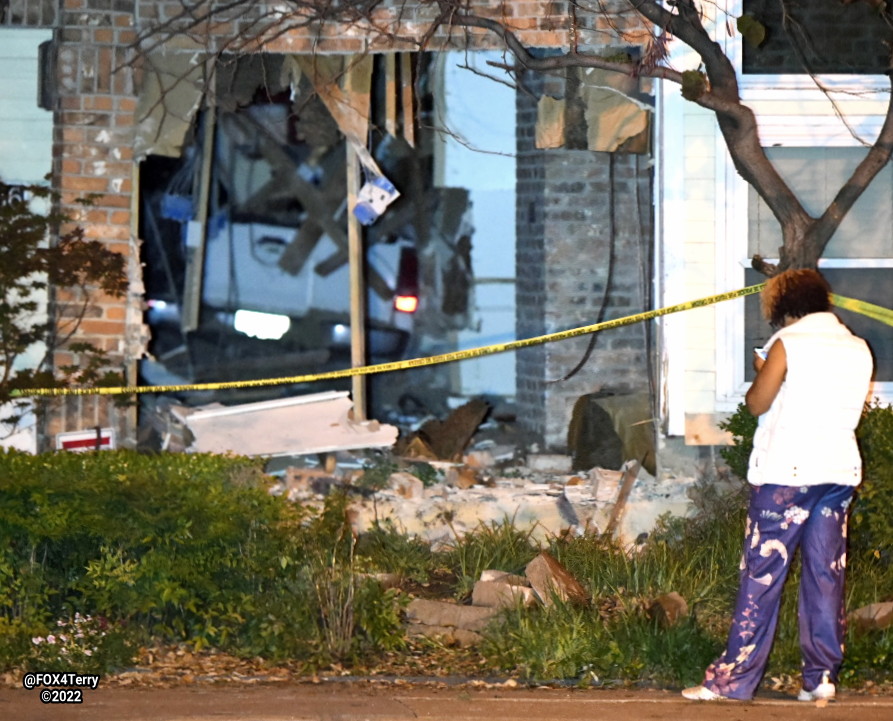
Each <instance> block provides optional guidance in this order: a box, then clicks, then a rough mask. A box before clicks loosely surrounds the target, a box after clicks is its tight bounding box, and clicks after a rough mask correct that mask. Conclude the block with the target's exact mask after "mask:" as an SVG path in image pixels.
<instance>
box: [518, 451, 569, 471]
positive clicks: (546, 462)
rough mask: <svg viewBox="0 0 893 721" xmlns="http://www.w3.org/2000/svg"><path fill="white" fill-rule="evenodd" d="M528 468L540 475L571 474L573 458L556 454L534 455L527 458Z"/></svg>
mask: <svg viewBox="0 0 893 721" xmlns="http://www.w3.org/2000/svg"><path fill="white" fill-rule="evenodd" d="M527 467H528V468H529V469H530V470H531V471H534V472H540V473H542V472H551V473H570V472H571V457H570V456H562V455H559V454H555V453H534V454H530V455H529V456H527Z"/></svg>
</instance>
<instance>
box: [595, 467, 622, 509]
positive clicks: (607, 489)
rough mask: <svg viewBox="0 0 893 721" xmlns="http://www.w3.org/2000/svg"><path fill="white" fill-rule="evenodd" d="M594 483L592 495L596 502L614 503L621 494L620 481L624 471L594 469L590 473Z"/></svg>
mask: <svg viewBox="0 0 893 721" xmlns="http://www.w3.org/2000/svg"><path fill="white" fill-rule="evenodd" d="M589 478H590V480H591V481H592V495H593V496H595V500H596V501H600V502H602V503H614V502H615V501H616V500H617V496H618V495H619V493H620V481H621V480H622V479H623V471H611V470H608V469H606V468H593V469H592V470H591V471H589Z"/></svg>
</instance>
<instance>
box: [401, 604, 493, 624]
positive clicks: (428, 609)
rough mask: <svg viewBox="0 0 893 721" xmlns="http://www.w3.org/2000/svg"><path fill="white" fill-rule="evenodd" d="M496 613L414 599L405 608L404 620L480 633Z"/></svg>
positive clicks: (484, 609)
mask: <svg viewBox="0 0 893 721" xmlns="http://www.w3.org/2000/svg"><path fill="white" fill-rule="evenodd" d="M498 612H499V610H498V609H496V608H487V607H486V606H460V605H459V604H456V603H447V602H446V601H431V600H428V599H424V598H414V599H413V600H412V601H410V602H409V605H408V606H407V607H406V619H407V621H409V622H410V623H411V624H422V625H425V626H448V627H452V628H461V629H465V630H468V631H481V630H482V629H483V628H484V627H485V626H486V625H487V623H489V622H490V620H491V619H492V618H493V617H494V616H496V614H497V613H498Z"/></svg>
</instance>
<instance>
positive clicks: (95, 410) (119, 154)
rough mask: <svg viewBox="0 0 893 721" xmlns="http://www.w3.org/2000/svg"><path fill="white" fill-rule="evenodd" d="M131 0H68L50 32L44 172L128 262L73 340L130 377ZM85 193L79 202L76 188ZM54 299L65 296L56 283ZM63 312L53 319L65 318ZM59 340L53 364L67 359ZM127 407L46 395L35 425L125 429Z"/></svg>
mask: <svg viewBox="0 0 893 721" xmlns="http://www.w3.org/2000/svg"><path fill="white" fill-rule="evenodd" d="M134 10H135V3H134V2H127V1H126V0H116V2H115V3H109V2H108V1H107V0H67V1H66V2H65V3H63V8H62V11H61V17H60V23H59V24H60V28H61V29H59V30H57V31H56V33H55V42H54V45H55V83H54V84H53V104H54V126H55V127H54V134H53V181H54V184H55V187H56V188H57V190H58V191H59V192H60V195H61V201H62V203H63V205H64V206H65V208H66V210H67V212H68V213H69V214H70V215H71V216H72V217H73V219H74V221H75V222H76V223H77V224H78V225H80V226H81V227H83V228H84V232H85V236H86V237H87V238H90V239H95V240H101V241H104V242H105V243H106V244H107V245H108V247H109V248H111V249H112V250H115V251H117V252H120V253H122V254H123V255H124V256H125V257H126V258H128V260H129V263H130V276H131V279H132V283H131V288H130V292H129V293H128V295H127V297H125V298H121V299H118V298H110V297H94V298H93V299H92V302H91V303H90V305H89V306H88V307H87V310H86V316H85V318H84V319H83V321H82V322H81V324H80V328H79V331H78V335H77V337H76V338H74V339H73V340H76V341H85V342H89V343H91V344H93V345H95V346H96V347H98V348H101V349H103V350H105V351H107V352H108V353H109V355H110V358H111V360H112V367H113V368H114V369H116V370H120V371H121V372H123V373H124V374H125V377H126V378H127V379H128V380H129V381H133V380H135V378H134V374H133V364H134V363H135V360H136V358H138V357H139V355H141V353H142V340H141V317H142V312H141V308H140V304H141V273H140V270H139V265H138V250H137V246H136V239H135V237H134V234H133V232H132V229H131V220H132V211H131V204H132V202H133V198H132V189H133V172H134V166H133V163H132V158H133V153H132V150H131V145H132V129H133V125H134V110H135V108H136V101H135V98H134V87H133V80H132V72H131V70H130V68H129V67H128V66H127V60H128V57H129V55H128V54H129V52H130V51H129V48H130V46H132V44H133V42H134V41H135V39H136V32H135V28H134ZM85 196H93V197H94V198H95V200H94V203H93V205H92V206H90V207H88V208H82V207H81V206H79V205H78V204H77V203H76V202H75V201H76V199H77V198H80V197H85ZM56 299H57V300H59V301H60V306H62V305H64V301H65V300H66V297H65V296H64V295H63V294H61V293H59V292H57V294H56ZM64 324H65V318H64V317H63V318H62V319H61V321H60V326H61V327H63V328H64ZM77 360H78V359H77V357H76V356H74V355H72V354H71V353H70V352H69V351H68V350H65V349H63V350H61V351H60V352H58V353H57V355H56V357H55V359H54V362H55V364H56V365H65V364H70V363H76V362H77ZM134 420H135V419H134V414H133V412H132V411H120V410H117V409H115V408H114V406H113V404H111V403H110V402H109V401H108V399H106V398H100V397H98V396H73V397H69V398H65V399H64V400H61V401H57V402H54V403H53V404H52V408H51V413H50V414H49V415H48V418H47V426H46V428H45V429H43V431H44V433H45V434H46V442H49V443H51V442H52V438H53V436H54V435H55V434H56V433H58V432H60V431H63V430H72V429H83V428H91V427H94V426H112V427H114V428H116V430H117V431H118V433H119V435H121V436H122V437H127V436H128V435H132V433H133V432H134V430H135V428H134Z"/></svg>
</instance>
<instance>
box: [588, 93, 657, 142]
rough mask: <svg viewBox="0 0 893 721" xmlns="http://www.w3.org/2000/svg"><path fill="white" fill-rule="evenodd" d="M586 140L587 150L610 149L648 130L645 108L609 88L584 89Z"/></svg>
mask: <svg viewBox="0 0 893 721" xmlns="http://www.w3.org/2000/svg"><path fill="white" fill-rule="evenodd" d="M583 96H584V98H585V100H586V125H587V134H586V137H587V141H588V147H589V149H590V150H597V151H602V152H608V153H611V152H614V151H615V150H617V149H618V148H619V147H620V146H621V145H623V144H624V143H625V142H627V141H629V140H632V139H633V138H635V137H636V136H638V135H641V134H642V133H643V132H645V130H647V129H648V111H647V110H645V109H644V108H642V107H641V106H640V105H639V104H638V103H634V102H632V101H631V100H629V99H628V98H626V97H624V96H623V95H619V94H618V93H616V92H614V91H613V90H603V89H601V88H586V89H585V90H584V92H583Z"/></svg>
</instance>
